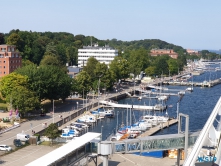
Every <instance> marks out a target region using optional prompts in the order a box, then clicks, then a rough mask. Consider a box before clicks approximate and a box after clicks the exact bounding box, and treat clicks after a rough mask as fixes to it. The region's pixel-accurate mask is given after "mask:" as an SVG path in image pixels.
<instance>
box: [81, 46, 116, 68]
mask: <svg viewBox="0 0 221 166" xmlns="http://www.w3.org/2000/svg"><path fill="white" fill-rule="evenodd" d="M115 56H118V50H115V49H113V48H111V47H109V46H104V47H99V46H98V45H94V46H83V48H82V49H78V67H83V66H86V64H87V59H88V58H90V57H94V58H96V59H97V60H98V61H99V62H100V63H103V62H104V63H105V64H106V65H109V64H110V62H111V61H112V60H113V59H114V57H115Z"/></svg>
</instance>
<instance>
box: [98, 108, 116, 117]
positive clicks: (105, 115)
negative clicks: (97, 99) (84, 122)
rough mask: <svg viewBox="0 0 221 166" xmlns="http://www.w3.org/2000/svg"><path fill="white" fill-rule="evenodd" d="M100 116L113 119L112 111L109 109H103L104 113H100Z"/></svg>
mask: <svg viewBox="0 0 221 166" xmlns="http://www.w3.org/2000/svg"><path fill="white" fill-rule="evenodd" d="M100 115H101V116H104V117H109V118H112V117H114V110H113V109H110V108H108V109H107V110H105V109H104V111H102V112H100Z"/></svg>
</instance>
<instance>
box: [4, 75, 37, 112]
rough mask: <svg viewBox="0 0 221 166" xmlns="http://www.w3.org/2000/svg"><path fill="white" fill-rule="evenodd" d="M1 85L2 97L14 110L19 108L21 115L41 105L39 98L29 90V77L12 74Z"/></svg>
mask: <svg viewBox="0 0 221 166" xmlns="http://www.w3.org/2000/svg"><path fill="white" fill-rule="evenodd" d="M0 85H1V86H0V92H1V97H2V98H3V99H4V100H5V101H7V103H10V106H12V107H13V108H18V109H19V112H20V113H21V115H24V113H25V112H28V111H32V110H33V109H34V108H35V107H37V106H38V105H39V100H38V97H36V94H35V93H34V92H33V91H31V90H30V89H29V88H28V87H29V84H28V77H27V76H22V75H20V74H16V73H11V74H9V75H7V76H5V77H3V78H2V79H1V81H0Z"/></svg>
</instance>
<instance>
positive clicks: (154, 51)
mask: <svg viewBox="0 0 221 166" xmlns="http://www.w3.org/2000/svg"><path fill="white" fill-rule="evenodd" d="M150 55H151V56H162V55H169V56H170V57H171V58H173V59H177V58H178V54H177V53H176V52H174V51H173V50H172V49H152V50H150Z"/></svg>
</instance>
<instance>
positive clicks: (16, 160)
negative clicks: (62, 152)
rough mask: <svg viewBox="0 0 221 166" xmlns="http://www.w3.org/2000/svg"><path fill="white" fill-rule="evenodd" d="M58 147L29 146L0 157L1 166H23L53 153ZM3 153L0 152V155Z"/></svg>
mask: <svg viewBox="0 0 221 166" xmlns="http://www.w3.org/2000/svg"><path fill="white" fill-rule="evenodd" d="M57 147H58V146H44V145H29V146H27V147H24V148H22V149H19V150H17V151H15V152H12V153H9V154H6V155H4V156H1V157H0V165H2V166H14V165H17V166H24V165H26V164H28V163H30V162H32V161H34V160H36V159H37V158H39V157H41V156H43V155H45V154H47V153H49V152H51V151H53V150H54V149H56V148H57ZM4 153H5V152H2V151H1V154H4Z"/></svg>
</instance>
